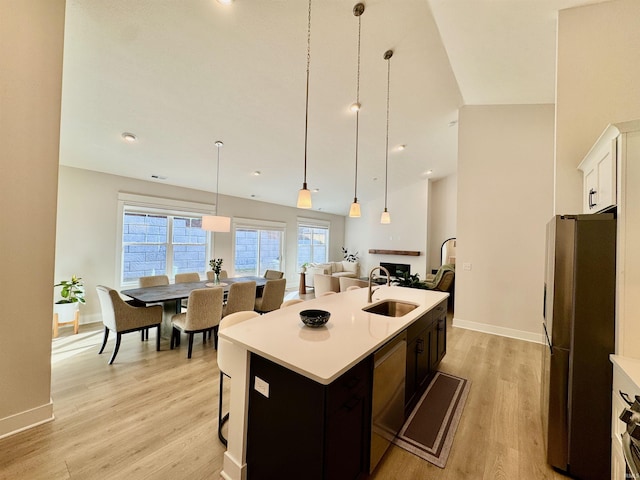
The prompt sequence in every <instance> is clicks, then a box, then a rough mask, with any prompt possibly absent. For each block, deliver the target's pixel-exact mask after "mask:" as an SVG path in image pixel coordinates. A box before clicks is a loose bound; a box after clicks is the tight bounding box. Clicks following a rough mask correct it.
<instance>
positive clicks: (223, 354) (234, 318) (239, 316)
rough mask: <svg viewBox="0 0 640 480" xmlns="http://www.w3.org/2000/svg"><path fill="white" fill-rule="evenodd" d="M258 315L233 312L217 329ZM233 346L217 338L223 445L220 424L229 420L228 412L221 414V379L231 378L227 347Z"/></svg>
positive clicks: (219, 421)
mask: <svg viewBox="0 0 640 480" xmlns="http://www.w3.org/2000/svg"><path fill="white" fill-rule="evenodd" d="M257 316H259V314H258V313H256V312H254V311H248V312H246V311H245V312H235V313H232V314H230V315H227V316H226V317H224V318H223V319H222V320H221V321H220V326H219V329H220V331H222V330H224V329H225V328H229V327H230V326H232V325H236V324H238V323H240V322H244V321H245V320H249V319H250V318H254V317H257ZM232 347H233V344H232V343H231V342H229V341H228V340H225V339H224V338H221V339H220V340H218V368H219V369H220V394H219V395H218V438H219V439H220V441H221V442H222V444H223V445H224V446H226V445H227V439H226V438H225V437H224V435H223V434H222V426H223V425H224V424H225V422H226V421H227V420H229V414H228V413H226V414H225V415H224V416H223V415H222V390H223V379H224V376H225V375H226V376H227V377H229V378H231V376H233V374H234V371H233V362H231V361H230V359H229V349H230V348H232Z"/></svg>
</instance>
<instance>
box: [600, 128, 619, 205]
mask: <svg viewBox="0 0 640 480" xmlns="http://www.w3.org/2000/svg"><path fill="white" fill-rule="evenodd" d="M615 153H616V141H615V139H614V140H612V141H611V148H610V149H609V150H608V151H607V152H605V153H604V154H603V155H602V156H601V157H600V159H599V161H598V164H597V166H596V169H597V170H598V201H597V204H598V205H597V207H596V208H597V210H596V211H600V210H602V209H604V208H607V207H610V206H612V205H615V204H616V154H615Z"/></svg>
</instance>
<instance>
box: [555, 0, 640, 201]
mask: <svg viewBox="0 0 640 480" xmlns="http://www.w3.org/2000/svg"><path fill="white" fill-rule="evenodd" d="M639 19H640V1H638V0H615V1H611V2H605V3H601V4H596V5H590V6H586V7H579V8H572V9H568V10H563V11H561V12H560V15H559V18H558V74H557V87H556V89H557V100H556V108H557V120H556V122H557V127H556V135H557V146H556V164H557V166H556V177H557V178H556V206H555V211H556V213H575V212H579V211H580V210H581V208H582V205H581V203H580V202H581V192H582V176H581V173H580V172H579V171H578V170H577V166H578V164H579V163H580V161H581V160H582V159H583V158H584V156H585V155H586V153H587V152H588V151H589V149H590V148H591V146H592V145H593V143H594V142H595V141H596V139H597V138H598V136H599V135H600V134H601V133H602V131H603V130H604V129H605V127H606V126H607V125H608V124H610V123H616V122H622V121H626V120H635V119H638V118H640V88H639V87H638V86H639V85H640V20H639Z"/></svg>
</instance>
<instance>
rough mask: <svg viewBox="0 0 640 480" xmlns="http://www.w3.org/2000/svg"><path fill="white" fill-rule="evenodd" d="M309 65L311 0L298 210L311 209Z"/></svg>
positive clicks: (309, 22) (309, 21)
mask: <svg viewBox="0 0 640 480" xmlns="http://www.w3.org/2000/svg"><path fill="white" fill-rule="evenodd" d="M310 63H311V0H309V20H308V22H307V91H306V105H305V113H304V180H303V182H302V188H301V189H300V191H299V192H298V203H297V205H298V208H311V192H310V191H309V189H308V188H307V137H308V130H309V64H310Z"/></svg>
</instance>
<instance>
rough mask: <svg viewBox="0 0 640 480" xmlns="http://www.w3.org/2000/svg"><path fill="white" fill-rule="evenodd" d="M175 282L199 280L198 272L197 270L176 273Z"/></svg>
mask: <svg viewBox="0 0 640 480" xmlns="http://www.w3.org/2000/svg"><path fill="white" fill-rule="evenodd" d="M175 280H176V283H189V282H199V281H200V274H199V273H198V272H188V273H176V278H175Z"/></svg>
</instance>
